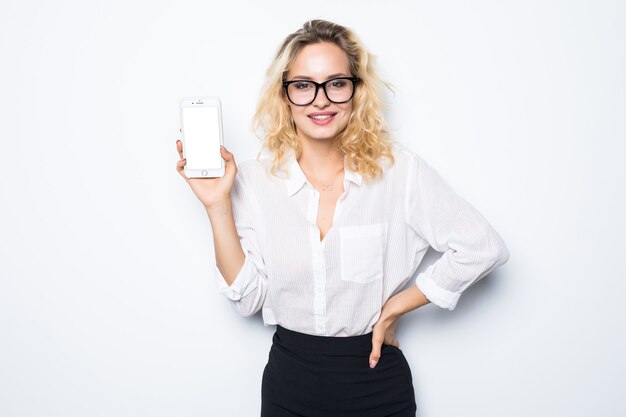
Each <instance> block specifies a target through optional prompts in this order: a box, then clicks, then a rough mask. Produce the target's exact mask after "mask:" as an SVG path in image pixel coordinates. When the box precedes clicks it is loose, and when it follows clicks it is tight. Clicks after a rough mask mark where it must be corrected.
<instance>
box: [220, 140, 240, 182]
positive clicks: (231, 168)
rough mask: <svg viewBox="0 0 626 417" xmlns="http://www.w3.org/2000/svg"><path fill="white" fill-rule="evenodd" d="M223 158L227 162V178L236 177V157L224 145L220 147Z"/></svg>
mask: <svg viewBox="0 0 626 417" xmlns="http://www.w3.org/2000/svg"><path fill="white" fill-rule="evenodd" d="M220 151H221V153H222V158H223V159H224V161H225V162H226V167H225V168H224V169H225V171H226V172H225V176H228V177H234V176H235V174H236V173H237V165H236V164H235V156H234V155H233V154H232V153H230V152H229V151H228V150H227V149H226V148H225V147H224V146H223V145H221V146H220Z"/></svg>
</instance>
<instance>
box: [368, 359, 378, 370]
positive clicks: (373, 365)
mask: <svg viewBox="0 0 626 417" xmlns="http://www.w3.org/2000/svg"><path fill="white" fill-rule="evenodd" d="M376 363H377V362H376V361H374V360H372V361H370V368H373V367H375V366H376Z"/></svg>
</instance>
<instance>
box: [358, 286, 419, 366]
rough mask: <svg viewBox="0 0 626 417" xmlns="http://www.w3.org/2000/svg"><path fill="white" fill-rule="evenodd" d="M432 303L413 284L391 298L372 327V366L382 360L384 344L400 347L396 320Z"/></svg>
mask: <svg viewBox="0 0 626 417" xmlns="http://www.w3.org/2000/svg"><path fill="white" fill-rule="evenodd" d="M428 303H430V301H429V300H428V298H426V296H425V295H424V294H423V293H422V291H421V290H420V289H419V288H417V285H411V286H410V287H409V288H407V289H406V290H403V291H400V292H399V293H397V294H396V295H394V296H393V297H391V298H389V299H388V300H387V302H386V303H385V305H384V306H383V308H382V311H381V312H380V318H379V319H378V321H377V322H376V324H375V325H374V328H373V329H372V353H370V368H373V367H375V366H376V364H377V363H378V361H379V360H380V349H381V347H382V345H383V343H384V344H386V345H394V346H396V347H400V342H398V339H396V322H397V321H398V318H399V317H400V316H402V315H403V314H406V313H408V312H409V311H412V310H415V309H416V308H418V307H421V306H423V305H426V304H428Z"/></svg>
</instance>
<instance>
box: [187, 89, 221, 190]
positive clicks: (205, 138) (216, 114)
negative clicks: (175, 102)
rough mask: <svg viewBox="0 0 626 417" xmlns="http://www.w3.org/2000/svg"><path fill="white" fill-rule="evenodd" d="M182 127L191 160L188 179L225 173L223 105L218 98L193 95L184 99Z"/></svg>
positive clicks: (188, 164) (189, 159)
mask: <svg viewBox="0 0 626 417" xmlns="http://www.w3.org/2000/svg"><path fill="white" fill-rule="evenodd" d="M179 107H180V126H181V133H182V138H183V144H184V148H183V149H184V157H185V158H186V159H187V163H186V165H185V175H186V176H187V178H215V177H221V176H223V175H224V161H223V160H222V157H221V154H220V145H223V144H224V136H223V133H222V105H221V102H220V100H219V98H217V97H192V98H184V99H182V100H181V101H180V105H179Z"/></svg>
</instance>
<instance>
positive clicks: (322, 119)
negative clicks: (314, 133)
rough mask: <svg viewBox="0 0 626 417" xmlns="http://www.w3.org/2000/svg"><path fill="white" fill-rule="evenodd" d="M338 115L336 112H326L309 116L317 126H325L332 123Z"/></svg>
mask: <svg viewBox="0 0 626 417" xmlns="http://www.w3.org/2000/svg"><path fill="white" fill-rule="evenodd" d="M336 114H337V113H336V112H329V111H325V112H317V113H311V114H309V115H307V116H308V117H309V119H311V121H312V122H313V123H315V124H316V125H325V124H328V123H330V122H331V121H332V120H333V119H334V118H335V115H336Z"/></svg>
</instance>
